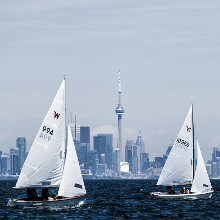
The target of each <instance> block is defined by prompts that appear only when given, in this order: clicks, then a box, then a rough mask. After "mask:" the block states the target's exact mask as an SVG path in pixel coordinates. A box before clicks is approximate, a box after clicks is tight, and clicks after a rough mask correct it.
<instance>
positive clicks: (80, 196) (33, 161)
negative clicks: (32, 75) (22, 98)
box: [8, 79, 86, 206]
mask: <svg viewBox="0 0 220 220" xmlns="http://www.w3.org/2000/svg"><path fill="white" fill-rule="evenodd" d="M65 90H66V89H65V79H64V80H63V82H62V84H61V86H60V88H59V90H58V92H57V94H56V96H55V98H54V100H53V102H52V104H51V107H50V109H49V111H48V113H47V115H46V117H45V119H44V120H43V123H42V125H41V127H40V129H39V131H38V133H37V136H36V138H35V140H34V142H33V145H32V147H31V149H30V151H29V154H28V156H27V158H26V160H25V162H24V165H23V167H22V170H21V173H20V175H19V178H18V181H17V183H16V186H15V187H14V189H27V197H25V198H11V199H9V201H8V205H9V206H18V205H19V206H20V205H21V206H30V205H58V206H66V205H75V204H78V203H80V202H81V201H83V200H84V199H85V196H86V189H85V185H84V182H83V178H82V174H81V171H80V166H79V162H78V158H77V154H76V150H75V146H74V142H73V137H72V134H71V130H70V127H69V126H68V135H66V133H67V132H66V103H65V99H66V94H65ZM66 136H68V139H67V140H68V141H67V149H66V157H65V143H66ZM55 187H59V190H58V195H50V194H49V192H48V190H49V189H50V188H55ZM35 188H41V189H42V196H38V195H37V194H36V190H35Z"/></svg>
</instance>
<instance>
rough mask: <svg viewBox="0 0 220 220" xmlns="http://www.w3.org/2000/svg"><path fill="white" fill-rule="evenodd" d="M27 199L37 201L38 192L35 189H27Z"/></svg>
mask: <svg viewBox="0 0 220 220" xmlns="http://www.w3.org/2000/svg"><path fill="white" fill-rule="evenodd" d="M27 197H28V200H37V199H38V196H37V192H36V190H35V188H27Z"/></svg>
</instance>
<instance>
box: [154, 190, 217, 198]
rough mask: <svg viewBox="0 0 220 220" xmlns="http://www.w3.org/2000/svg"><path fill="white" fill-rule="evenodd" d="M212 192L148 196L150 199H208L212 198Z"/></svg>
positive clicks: (164, 193)
mask: <svg viewBox="0 0 220 220" xmlns="http://www.w3.org/2000/svg"><path fill="white" fill-rule="evenodd" d="M212 192H213V191H210V192H204V193H190V194H180V193H179V192H175V194H168V193H166V192H151V193H150V196H151V198H152V199H171V200H173V199H180V200H182V199H209V198H211V197H212Z"/></svg>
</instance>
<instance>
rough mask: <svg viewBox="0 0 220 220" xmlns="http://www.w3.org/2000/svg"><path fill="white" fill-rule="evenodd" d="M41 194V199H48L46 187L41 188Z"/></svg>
mask: <svg viewBox="0 0 220 220" xmlns="http://www.w3.org/2000/svg"><path fill="white" fill-rule="evenodd" d="M41 195H42V199H43V200H48V197H49V192H48V188H43V189H42V192H41Z"/></svg>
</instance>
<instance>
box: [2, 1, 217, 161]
mask: <svg viewBox="0 0 220 220" xmlns="http://www.w3.org/2000/svg"><path fill="white" fill-rule="evenodd" d="M218 9H220V3H219V2H218V1H214V0H212V1H211V4H210V2H207V1H203V0H202V1H198V0H196V1H193V2H191V1H189V0H187V1H184V2H175V1H171V0H168V1H166V2H164V1H162V0H159V1H157V2H152V1H138V2H133V1H130V0H129V1H126V2H125V1H121V2H118V1H115V0H113V1H111V2H100V1H93V2H89V1H85V2H69V1H68V2H59V1H53V2H52V1H51V2H50V1H49V2H44V1H41V0H40V1H38V2H29V1H26V0H24V1H22V2H1V8H0V12H1V15H2V19H1V21H0V26H1V29H0V33H1V34H0V39H1V41H0V48H1V49H0V57H1V59H0V60H1V61H0V62H1V79H2V80H1V82H0V87H1V93H0V100H1V106H2V108H1V109H0V121H1V127H0V150H2V151H4V152H6V151H7V152H8V153H9V150H10V148H11V147H14V146H15V140H16V138H17V137H23V136H25V137H26V138H27V150H29V149H30V146H31V144H32V142H33V140H34V138H35V134H36V132H37V131H38V129H39V127H40V125H41V123H42V120H43V118H44V116H45V113H46V112H47V109H48V107H49V106H50V103H51V101H52V98H53V97H54V92H56V91H57V88H58V86H59V85H60V82H61V80H62V78H63V75H66V79H67V87H66V88H67V94H68V95H67V97H68V99H67V102H66V103H67V113H68V115H70V113H71V112H73V113H76V114H77V122H79V124H80V125H85V126H90V128H91V136H94V135H96V134H100V133H112V134H113V145H114V148H116V146H117V145H116V143H117V119H116V116H115V113H114V112H113V111H114V110H115V104H116V103H115V102H116V99H117V95H118V94H117V93H116V91H117V88H118V83H117V78H118V70H119V69H120V71H121V74H122V75H123V79H122V83H123V107H124V108H125V109H126V114H125V115H124V116H123V126H122V136H123V143H122V145H123V147H124V146H125V145H126V140H135V139H136V137H137V135H138V132H139V131H141V133H142V136H143V140H144V142H145V147H146V149H147V152H148V153H149V155H150V160H152V159H154V158H155V157H156V156H160V155H162V154H163V153H164V152H165V151H166V149H167V146H168V145H169V144H170V142H171V140H174V139H175V138H176V136H177V135H178V132H179V130H180V128H181V125H182V122H183V120H184V118H185V115H186V113H187V111H188V108H189V106H190V105H191V102H193V103H194V110H195V111H194V112H195V114H194V116H195V132H196V136H197V138H198V139H199V142H200V146H201V151H202V154H203V155H204V160H205V161H206V162H207V160H208V159H209V158H211V154H212V149H213V147H217V148H218V147H219V146H220V134H219V131H220V123H219V121H220V114H219V112H220V111H219V110H220V103H219V102H218V100H217V95H218V94H220V88H219V85H218V84H219V83H218V82H219V81H220V75H219V69H220V64H219V61H218V60H219V59H218V58H219V56H220V50H219V48H220V40H219V34H220V32H219V30H220V28H219V26H220V24H219V22H218V21H219V17H220V15H219V13H218Z"/></svg>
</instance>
